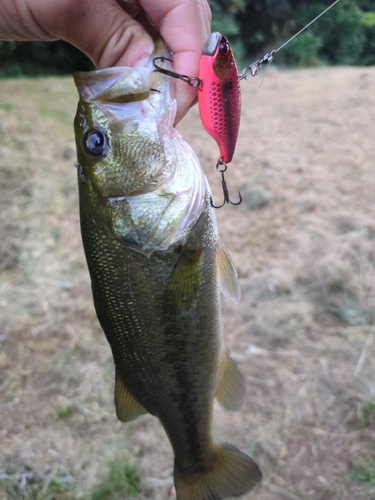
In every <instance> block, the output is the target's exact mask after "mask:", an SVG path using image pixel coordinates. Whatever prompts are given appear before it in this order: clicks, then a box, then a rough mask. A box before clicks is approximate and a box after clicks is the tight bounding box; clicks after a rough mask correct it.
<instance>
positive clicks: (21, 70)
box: [0, 41, 94, 78]
mask: <svg viewBox="0 0 375 500" xmlns="http://www.w3.org/2000/svg"><path fill="white" fill-rule="evenodd" d="M0 53H1V58H0V77H2V78H4V77H18V76H41V75H63V74H70V73H73V72H74V71H89V70H91V69H93V68H94V66H93V64H92V62H91V61H90V60H89V59H88V58H87V57H86V56H85V55H84V54H82V52H80V51H79V50H78V49H76V48H75V47H73V46H72V45H70V44H68V43H66V42H63V41H57V42H49V43H47V42H5V41H0Z"/></svg>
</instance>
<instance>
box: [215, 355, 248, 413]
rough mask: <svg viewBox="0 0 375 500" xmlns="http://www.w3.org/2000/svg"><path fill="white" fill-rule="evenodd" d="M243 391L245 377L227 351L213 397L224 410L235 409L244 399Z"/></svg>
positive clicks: (244, 390) (244, 389) (244, 388)
mask: <svg viewBox="0 0 375 500" xmlns="http://www.w3.org/2000/svg"><path fill="white" fill-rule="evenodd" d="M245 392H246V383H245V379H244V378H243V375H242V373H241V372H240V370H239V369H238V368H237V365H236V363H235V362H234V361H233V359H232V358H231V357H230V356H229V354H228V353H227V354H226V355H225V356H224V360H223V363H222V366H221V377H220V382H219V386H218V388H217V391H216V394H215V397H216V399H217V400H218V402H219V403H220V404H221V406H223V407H224V408H225V409H226V410H230V411H236V410H238V409H239V408H240V407H241V405H242V403H243V401H244V399H245Z"/></svg>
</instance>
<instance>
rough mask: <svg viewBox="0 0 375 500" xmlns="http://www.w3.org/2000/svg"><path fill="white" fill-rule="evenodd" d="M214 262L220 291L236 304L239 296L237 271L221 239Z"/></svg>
mask: <svg viewBox="0 0 375 500" xmlns="http://www.w3.org/2000/svg"><path fill="white" fill-rule="evenodd" d="M216 262H217V271H218V276H219V283H220V289H221V291H222V292H223V294H224V295H225V296H227V297H230V298H231V299H232V300H233V301H234V302H235V303H236V304H238V302H239V301H240V298H241V289H240V285H239V283H238V275H237V271H236V269H235V267H234V264H233V261H232V258H231V256H230V255H229V252H228V250H227V249H226V248H225V245H224V243H223V242H222V241H221V240H219V248H218V252H217V257H216Z"/></svg>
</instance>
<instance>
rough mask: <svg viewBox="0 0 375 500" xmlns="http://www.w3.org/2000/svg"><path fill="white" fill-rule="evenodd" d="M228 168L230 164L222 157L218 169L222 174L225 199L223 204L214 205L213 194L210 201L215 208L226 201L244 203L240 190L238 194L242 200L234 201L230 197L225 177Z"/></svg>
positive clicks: (232, 203)
mask: <svg viewBox="0 0 375 500" xmlns="http://www.w3.org/2000/svg"><path fill="white" fill-rule="evenodd" d="M223 165H224V167H223ZM227 168H228V165H227V164H226V163H225V162H224V161H223V160H222V158H220V159H219V160H218V162H217V164H216V170H217V171H218V172H219V173H220V174H221V186H222V188H223V194H224V201H223V203H222V204H221V205H214V202H213V199H212V196H210V203H211V206H212V207H213V208H221V207H223V206H224V205H225V204H226V203H230V204H231V205H240V203H242V196H241V193H240V192H239V191H238V196H239V199H240V201H238V202H237V203H234V202H233V201H231V200H230V199H229V191H228V186H227V183H226V181H225V177H224V173H225V172H226V170H227Z"/></svg>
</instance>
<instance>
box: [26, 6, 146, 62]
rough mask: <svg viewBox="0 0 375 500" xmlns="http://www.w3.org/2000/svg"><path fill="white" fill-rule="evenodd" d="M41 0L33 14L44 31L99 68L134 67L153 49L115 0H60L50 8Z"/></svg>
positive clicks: (140, 27) (139, 27)
mask: <svg viewBox="0 0 375 500" xmlns="http://www.w3.org/2000/svg"><path fill="white" fill-rule="evenodd" d="M43 3H44V4H45V2H43V1H41V0H39V5H40V12H39V13H35V17H36V18H37V19H38V22H39V23H40V24H41V25H42V26H43V28H44V30H46V31H48V32H49V33H50V34H51V35H52V37H54V38H56V39H63V40H65V41H67V42H69V43H71V44H72V45H74V46H75V47H77V48H78V49H79V50H81V51H82V52H83V53H84V54H86V55H87V56H88V57H89V58H90V59H91V60H92V61H93V63H94V64H95V65H96V66H97V67H98V68H106V67H110V66H119V65H123V66H135V65H136V64H137V62H139V61H140V60H142V59H144V58H147V57H148V56H149V55H150V54H151V53H152V51H153V47H154V43H153V40H152V38H151V37H150V35H149V34H148V33H147V32H146V30H145V29H144V28H143V27H142V26H141V24H139V23H138V22H137V21H136V20H135V19H133V18H132V17H131V16H130V15H129V14H128V13H127V12H126V11H125V10H123V9H122V8H121V7H120V5H119V4H118V3H117V2H116V0H106V1H103V0H80V1H77V0H65V1H64V0H62V1H61V0H60V1H59V2H52V3H51V6H52V5H53V6H54V7H53V8H49V9H46V8H45V5H44V8H43ZM57 6H63V8H61V9H60V10H61V12H56V9H57V8H58V7H57Z"/></svg>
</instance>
